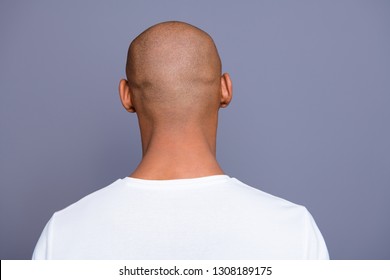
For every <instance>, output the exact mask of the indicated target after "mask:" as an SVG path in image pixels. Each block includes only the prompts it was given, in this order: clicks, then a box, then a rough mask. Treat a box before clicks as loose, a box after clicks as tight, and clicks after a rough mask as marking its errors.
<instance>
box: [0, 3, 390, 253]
mask: <svg viewBox="0 0 390 280" xmlns="http://www.w3.org/2000/svg"><path fill="white" fill-rule="evenodd" d="M166 20H182V21H186V22H189V23H192V24H194V25H196V26H199V27H200V28H202V29H204V30H205V31H207V32H209V33H210V34H211V35H212V36H213V38H214V39H215V42H216V44H217V46H218V48H219V51H220V55H221V57H222V60H223V69H224V71H226V72H229V73H230V74H231V77H232V79H233V84H234V98H233V102H232V104H231V106H230V107H228V108H227V109H225V110H222V111H221V114H220V126H219V138H218V159H219V161H220V163H221V165H222V167H223V169H224V170H225V172H226V173H227V174H229V175H230V176H233V177H236V178H238V179H240V180H242V181H243V182H245V183H247V184H250V185H252V186H254V187H257V188H259V189H262V190H264V191H267V192H269V193H271V194H274V195H277V196H280V197H283V198H285V199H288V200H290V201H293V202H295V203H298V204H302V205H305V206H306V207H307V208H308V209H309V211H310V212H311V213H312V214H313V216H314V217H315V220H316V222H317V224H318V226H319V228H320V230H321V231H322V233H323V236H324V238H325V240H326V242H327V245H328V249H329V252H330V255H331V258H333V259H390V239H389V236H390V222H389V218H388V216H389V213H390V204H389V202H388V200H389V198H390V189H389V187H390V172H389V171H390V159H389V158H390V148H389V143H390V132H389V120H390V113H389V101H390V75H389V74H390V29H389V27H390V3H389V2H388V1H3V0H1V2H0V133H1V137H0V172H1V174H0V188H1V189H0V225H1V230H0V258H1V259H29V258H30V257H31V254H32V251H33V248H34V246H35V243H36V241H37V240H38V237H39V235H40V233H41V231H42V229H43V227H44V225H45V223H46V222H47V221H48V219H49V218H50V216H51V215H52V214H53V212H54V211H57V210H60V209H62V208H64V207H66V206H67V205H69V204H71V203H73V202H75V201H77V200H78V199H80V198H81V197H83V196H84V195H87V194H89V193H91V192H93V191H95V190H97V189H100V188H102V187H105V186H106V185H108V184H110V183H111V182H113V181H115V180H116V179H118V178H123V177H125V176H128V175H129V174H130V173H131V171H132V170H133V169H134V168H135V167H136V164H137V162H138V161H139V160H140V158H141V151H140V140H139V132H138V127H137V122H136V116H135V115H131V114H128V113H126V112H125V110H124V109H123V108H122V106H121V104H120V101H119V97H118V93H117V86H118V82H119V79H120V78H122V77H124V67H125V58H126V52H127V48H128V45H129V43H130V41H131V40H132V39H133V38H134V37H135V36H136V35H137V34H139V33H140V32H141V31H143V30H144V29H145V28H147V27H149V26H151V25H153V24H155V23H157V22H160V21H166Z"/></svg>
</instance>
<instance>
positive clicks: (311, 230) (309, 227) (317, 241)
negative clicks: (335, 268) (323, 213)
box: [305, 210, 329, 260]
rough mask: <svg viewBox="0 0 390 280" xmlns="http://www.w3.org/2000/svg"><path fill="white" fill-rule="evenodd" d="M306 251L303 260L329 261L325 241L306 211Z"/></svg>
mask: <svg viewBox="0 0 390 280" xmlns="http://www.w3.org/2000/svg"><path fill="white" fill-rule="evenodd" d="M305 224H306V249H305V259H309V260H329V253H328V249H327V247H326V244H325V240H324V238H323V236H322V234H321V232H320V230H319V229H318V226H317V224H316V222H315V221H314V218H313V216H312V215H311V214H310V212H309V211H307V210H306V223H305Z"/></svg>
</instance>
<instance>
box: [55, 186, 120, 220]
mask: <svg viewBox="0 0 390 280" xmlns="http://www.w3.org/2000/svg"><path fill="white" fill-rule="evenodd" d="M122 187H123V184H122V182H121V179H118V180H116V181H114V182H113V183H111V184H109V185H108V186H106V187H103V188H101V189H98V190H97V191H94V192H92V193H90V194H88V195H86V196H84V197H83V198H81V199H79V200H78V201H76V202H74V203H72V204H70V205H69V206H67V207H65V208H63V209H61V210H59V211H57V212H55V218H56V220H57V221H58V220H66V219H68V218H69V219H72V220H73V219H74V218H77V217H83V216H88V215H93V216H96V215H98V214H99V211H100V210H103V209H104V208H109V207H110V205H111V204H113V203H115V197H118V196H119V195H120V192H121V189H122Z"/></svg>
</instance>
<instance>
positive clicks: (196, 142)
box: [130, 128, 224, 180]
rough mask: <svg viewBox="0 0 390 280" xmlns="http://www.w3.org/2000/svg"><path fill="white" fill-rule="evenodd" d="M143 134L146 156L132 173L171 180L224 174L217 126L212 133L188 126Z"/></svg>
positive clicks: (139, 176) (147, 177) (143, 176)
mask: <svg viewBox="0 0 390 280" xmlns="http://www.w3.org/2000/svg"><path fill="white" fill-rule="evenodd" d="M213 131H214V132H213ZM143 132H144V133H143ZM141 134H142V147H143V157H142V160H141V162H140V163H139V165H138V167H137V168H136V169H135V171H134V172H133V173H132V174H131V175H130V176H131V177H134V178H140V179H149V180H153V179H154V180H170V179H185V178H197V177H205V176H211V175H221V174H224V172H223V171H222V169H221V168H220V166H219V164H218V162H217V160H216V155H215V154H216V148H215V145H216V144H215V140H216V129H214V130H211V131H210V132H209V133H204V132H202V131H200V130H199V129H193V128H192V129H190V128H187V129H182V130H180V131H169V130H162V131H153V132H151V133H145V131H141ZM207 136H208V137H207Z"/></svg>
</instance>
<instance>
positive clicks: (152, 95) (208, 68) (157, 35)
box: [119, 22, 232, 180]
mask: <svg viewBox="0 0 390 280" xmlns="http://www.w3.org/2000/svg"><path fill="white" fill-rule="evenodd" d="M126 74H127V80H125V79H122V80H121V81H120V83H119V95H120V99H121V102H122V105H123V107H124V108H125V109H126V110H127V111H128V112H130V113H136V114H137V117H138V123H139V127H140V131H141V140H142V160H141V162H140V163H139V165H138V166H137V168H136V169H135V170H134V171H133V173H131V175H130V176H131V177H134V178H140V179H148V180H169V179H184V178H197V177H204V176H211V175H221V174H224V172H223V170H222V169H221V167H220V166H219V164H218V162H217V160H216V136H217V125H218V112H219V109H220V108H225V107H226V106H228V105H229V103H230V101H231V99H232V82H231V80H230V77H229V74H227V73H224V74H221V61H220V58H219V55H218V52H217V49H216V47H215V44H214V42H213V40H212V39H211V37H210V36H209V35H208V34H207V33H205V32H204V31H202V30H200V29H198V28H196V27H194V26H192V25H189V24H186V23H183V22H164V23H160V24H157V25H155V26H152V27H151V28H149V29H147V30H145V31H144V32H143V33H141V34H140V35H139V36H138V37H137V38H135V39H134V40H133V42H132V43H131V45H130V47H129V53H128V58H127V66H126Z"/></svg>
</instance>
